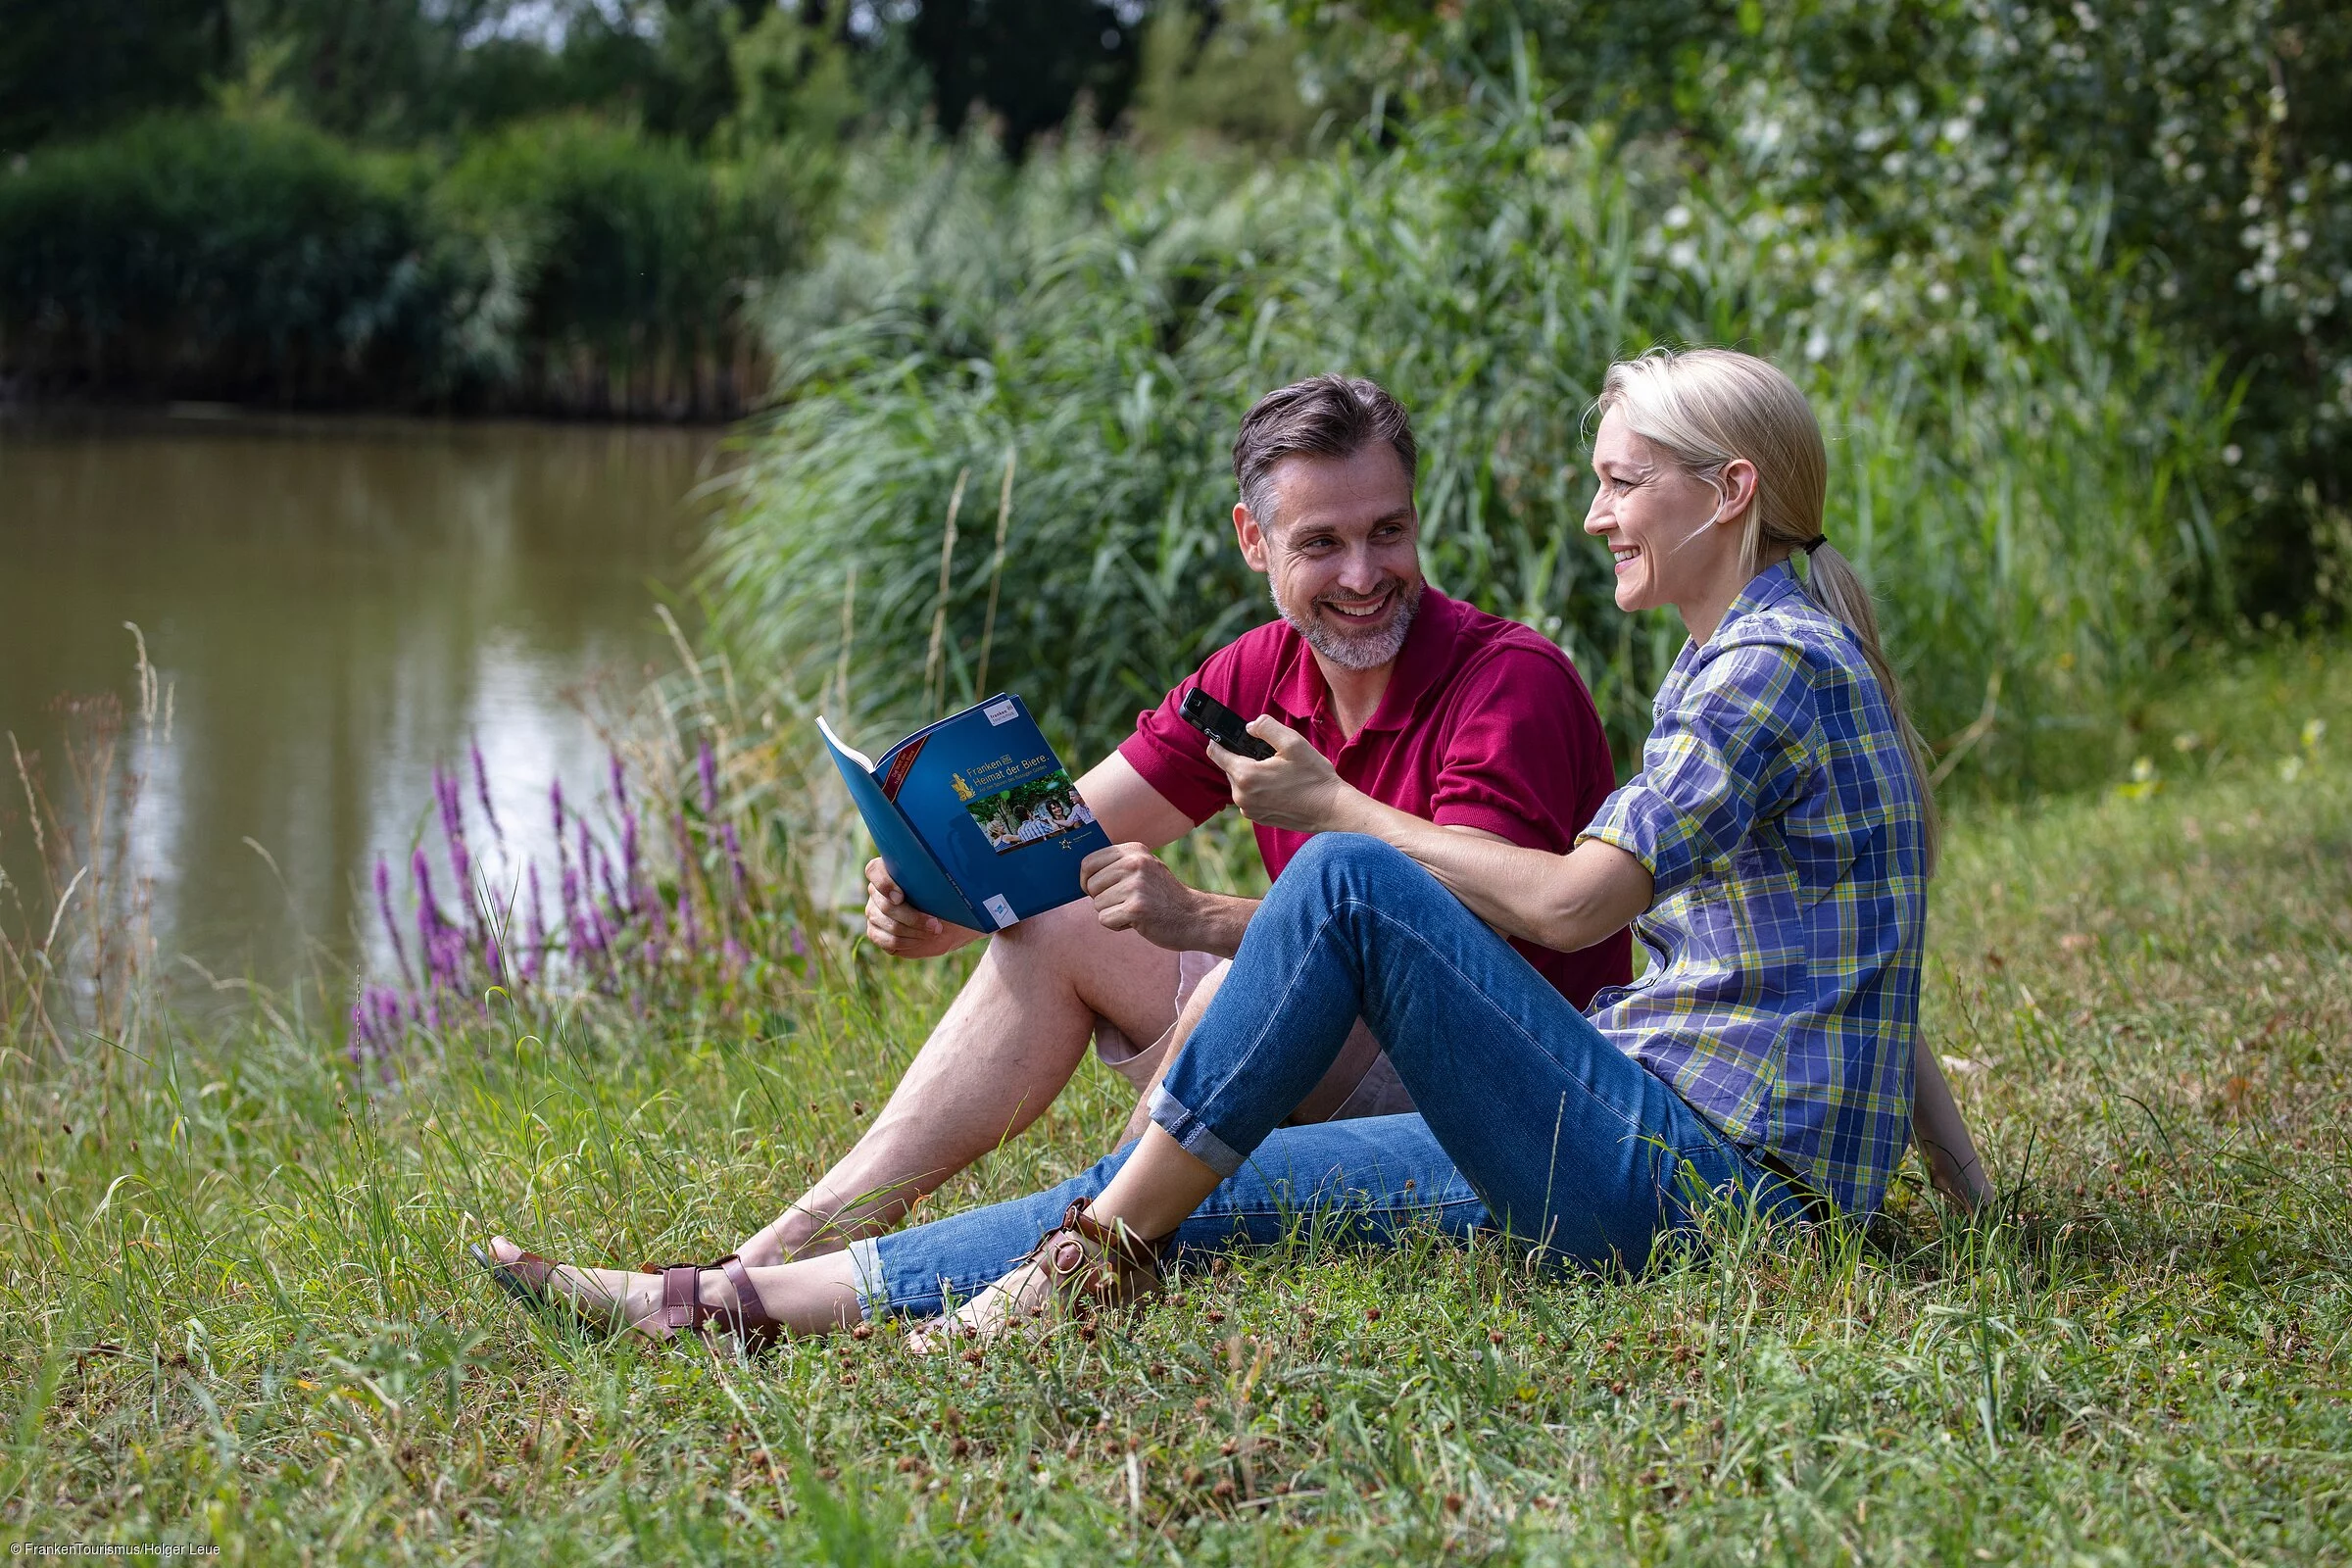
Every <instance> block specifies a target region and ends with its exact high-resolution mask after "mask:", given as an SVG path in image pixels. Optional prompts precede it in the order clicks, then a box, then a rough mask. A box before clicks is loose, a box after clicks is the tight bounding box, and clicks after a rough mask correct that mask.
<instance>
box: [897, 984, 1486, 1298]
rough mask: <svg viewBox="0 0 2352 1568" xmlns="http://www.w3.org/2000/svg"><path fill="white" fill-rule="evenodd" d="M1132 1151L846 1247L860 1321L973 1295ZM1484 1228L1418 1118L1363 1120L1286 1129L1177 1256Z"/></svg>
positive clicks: (1222, 1189) (1209, 1211)
mask: <svg viewBox="0 0 2352 1568" xmlns="http://www.w3.org/2000/svg"><path fill="white" fill-rule="evenodd" d="M1505 951H1506V952H1507V951H1508V950H1507V949H1506V950H1505ZM1349 1021H1350V1022H1352V1021H1353V1019H1352V1016H1351V1017H1350V1020H1349ZM1343 1033H1344V1031H1343ZM1134 1150H1135V1146H1134V1145H1133V1144H1128V1145H1126V1146H1125V1147H1123V1148H1122V1149H1120V1150H1119V1152H1117V1153H1115V1154H1112V1155H1110V1156H1109V1157H1107V1158H1105V1159H1103V1160H1100V1161H1098V1162H1097V1163H1096V1164H1095V1165H1094V1166H1093V1168H1091V1169H1089V1170H1086V1171H1083V1172H1081V1173H1080V1174H1078V1175H1076V1176H1073V1177H1071V1178H1070V1179H1069V1180H1068V1181H1066V1182H1063V1183H1062V1184H1061V1185H1060V1186H1058V1187H1051V1188H1048V1189H1047V1190H1046V1191H1044V1192H1042V1193H1037V1194H1034V1195H1032V1196H1030V1197H1028V1198H1016V1199H1013V1200H1012V1201H1009V1202H1004V1203H992V1204H990V1205H989V1206H988V1207H986V1208H975V1209H970V1210H967V1211H966V1212H964V1213H961V1214H951V1215H950V1216H948V1217H947V1218H946V1219H940V1220H933V1221H932V1222H931V1223H929V1224H927V1225H913V1226H909V1227H907V1229H906V1230H903V1231H894V1232H892V1233H890V1234H889V1235H887V1236H878V1237H873V1238H870V1239H868V1240H866V1241H861V1242H858V1243H855V1244H854V1245H852V1247H851V1248H850V1257H851V1260H852V1261H853V1262H854V1263H855V1264H856V1265H857V1269H858V1299H859V1300H860V1301H861V1302H862V1304H863V1305H864V1307H865V1313H866V1316H868V1317H875V1316H879V1315H880V1314H882V1313H884V1312H911V1313H915V1314H917V1315H921V1316H931V1315H934V1314H937V1313H939V1312H941V1311H944V1310H945V1309H946V1308H947V1306H948V1304H949V1303H950V1302H951V1301H967V1300H969V1299H972V1298H973V1297H974V1296H976V1295H978V1294H979V1293H980V1292H981V1290H983V1289H984V1288H986V1287H987V1286H988V1285H990V1284H992V1283H994V1282H995V1281H996V1280H998V1279H1000V1278H1002V1277H1003V1276H1004V1274H1005V1270H1007V1269H1009V1268H1011V1267H1012V1266H1013V1265H1014V1264H1015V1263H1017V1262H1019V1261H1020V1260H1021V1259H1022V1258H1023V1257H1025V1256H1027V1255H1028V1253H1029V1250H1030V1249H1032V1248H1034V1247H1035V1246H1037V1243H1038V1239H1039V1238H1040V1237H1042V1236H1044V1235H1045V1234H1046V1232H1048V1231H1050V1230H1052V1229H1053V1228H1054V1226H1056V1225H1058V1224H1060V1223H1061V1214H1062V1210H1063V1209H1065V1208H1067V1207H1068V1206H1069V1202H1070V1200H1071V1199H1073V1198H1093V1197H1095V1196H1096V1195H1097V1194H1099V1193H1101V1192H1102V1191H1103V1188H1104V1187H1106V1186H1108V1185H1109V1183H1110V1178H1111V1176H1112V1175H1113V1174H1114V1173H1115V1172H1116V1171H1117V1170H1118V1168H1119V1167H1120V1166H1121V1165H1124V1164H1125V1163H1127V1156H1128V1155H1129V1154H1130V1153H1132V1152H1134ZM1486 1223H1487V1206H1486V1204H1485V1203H1483V1202H1481V1201H1479V1197H1478V1195H1477V1194H1476V1193H1474V1192H1472V1191H1471V1190H1470V1184H1469V1183H1468V1182H1466V1181H1464V1180H1462V1176H1461V1172H1459V1171H1457V1170H1455V1169H1454V1168H1453V1165H1452V1163H1451V1162H1450V1161H1449V1160H1447V1159H1446V1152H1445V1151H1444V1150H1443V1149H1440V1148H1439V1147H1438V1141H1437V1139H1435V1138H1434V1137H1432V1136H1431V1135H1430V1131H1429V1125H1428V1124H1427V1123H1426V1122H1424V1121H1423V1120H1422V1119H1421V1118H1420V1117H1419V1116H1413V1115H1405V1116H1365V1117H1359V1118H1357V1119H1355V1120H1352V1121H1327V1122H1317V1123H1314V1124H1312V1125H1310V1126H1305V1127H1286V1128H1284V1129H1283V1130H1282V1132H1281V1134H1280V1135H1279V1136H1278V1137H1276V1138H1273V1139H1270V1140H1268V1141H1267V1143H1266V1144H1265V1146H1264V1147H1263V1148H1262V1149H1261V1150H1260V1152H1259V1155H1258V1157H1257V1158H1256V1159H1253V1160H1251V1161H1250V1162H1249V1163H1248V1164H1246V1165H1245V1166H1243V1167H1242V1169H1240V1170H1238V1171H1236V1172H1235V1173H1234V1174H1233V1175H1232V1176H1229V1177H1228V1178H1226V1179H1225V1181H1223V1182H1222V1183H1220V1184H1219V1185H1218V1187H1217V1190H1216V1191H1215V1192H1213V1193H1211V1194H1209V1196H1208V1198H1207V1200H1206V1201H1204V1202H1202V1203H1201V1206H1200V1207H1199V1208H1197V1209H1195V1210H1193V1215H1192V1218H1190V1219H1188V1220H1186V1221H1185V1222H1184V1223H1183V1224H1182V1225H1181V1226H1179V1227H1178V1228H1177V1231H1176V1244H1175V1245H1176V1254H1175V1255H1177V1256H1178V1257H1183V1256H1186V1255H1192V1256H1198V1255H1200V1254H1201V1253H1203V1252H1209V1251H1217V1250H1223V1249H1226V1248H1229V1247H1234V1246H1237V1245H1238V1246H1256V1247H1267V1246H1272V1245H1275V1244H1277V1243H1279V1242H1282V1241H1284V1240H1285V1239H1287V1238H1289V1237H1290V1236H1292V1235H1294V1234H1307V1235H1313V1234H1316V1233H1318V1232H1320V1233H1321V1234H1323V1235H1326V1236H1331V1237H1335V1238H1345V1239H1353V1240H1359V1241H1364V1242H1370V1243H1373V1244H1376V1245H1393V1244H1396V1243H1397V1242H1400V1241H1402V1240H1403V1239H1404V1238H1405V1237H1406V1236H1407V1235H1408V1234H1409V1233H1411V1232H1412V1231H1414V1230H1416V1229H1417V1230H1420V1231H1422V1232H1423V1233H1425V1234H1426V1233H1429V1232H1433V1231H1434V1232H1436V1233H1438V1234H1442V1235H1446V1236H1454V1237H1461V1236H1467V1235H1469V1234H1470V1233H1471V1232H1473V1231H1476V1230H1479V1229H1481V1228H1483V1227H1484V1226H1485V1225H1486Z"/></svg>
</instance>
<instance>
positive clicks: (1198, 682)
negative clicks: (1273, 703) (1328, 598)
mask: <svg viewBox="0 0 2352 1568" xmlns="http://www.w3.org/2000/svg"><path fill="white" fill-rule="evenodd" d="M1240 646H1241V645H1240V644H1239V643H1232V644H1228V645H1227V646H1226V647H1224V648H1220V649H1218V650H1217V651H1216V652H1215V653H1214V654H1211V655H1210V656H1209V657H1208V661H1207V662H1205V663H1203V664H1202V665H1201V667H1200V668H1199V669H1197V670H1195V671H1194V672H1193V673H1192V674H1190V675H1188V676H1186V677H1185V678H1184V679H1183V680H1180V681H1178V682H1177V683H1176V684H1175V685H1174V686H1173V687H1171V688H1170V689H1169V691H1168V695H1167V696H1166V697H1165V698H1163V699H1161V701H1160V704H1159V706H1158V707H1157V708H1148V709H1146V710H1144V711H1142V712H1140V713H1138V714H1136V715H1135V733H1134V734H1132V735H1130V736H1128V737H1127V738H1126V739H1125V740H1123V741H1121V742H1119V755H1120V756H1121V757H1124V758H1125V759H1127V761H1128V764H1129V765H1130V766H1132V767H1133V768H1134V769H1135V770H1136V771H1137V772H1138V773H1140V774H1142V775H1143V778H1144V782H1145V783H1147V784H1149V785H1151V786H1152V788H1153V789H1155V790H1157V791H1159V793H1160V795H1161V796H1162V798H1164V799H1165V800H1166V801H1167V803H1168V804H1169V805H1171V806H1173V807H1175V808H1176V809H1178V810H1179V811H1182V812H1183V813H1184V814H1185V815H1187V816H1189V817H1191V818H1192V819H1193V822H1194V824H1195V825H1196V826H1198V825H1199V824H1201V823H1202V822H1205V821H1207V820H1208V819H1209V818H1210V817H1212V816H1214V815H1216V814H1217V813H1218V812H1219V811H1221V810H1223V809H1225V808H1226V807H1228V806H1230V805H1232V804H1233V786H1232V784H1231V783H1229V782H1228V781H1227V779H1226V777H1225V774H1224V771H1223V770H1222V769H1221V768H1219V767H1218V766H1217V764H1216V763H1214V762H1212V761H1210V760H1208V741H1207V739H1206V738H1205V737H1203V736H1202V735H1201V732H1200V731H1199V730H1197V729H1195V728H1193V726H1192V725H1190V724H1188V723H1186V722H1185V721H1184V720H1183V719H1182V718H1181V717H1179V716H1178V715H1177V711H1176V710H1177V709H1178V707H1179V706H1180V705H1181V704H1182V703H1183V702H1184V694H1185V693H1186V692H1189V691H1191V690H1192V689H1193V688H1194V687H1196V686H1199V687H1202V688H1204V689H1205V690H1206V691H1207V692H1208V695H1209V696H1211V697H1214V698H1215V699H1216V700H1217V701H1218V702H1220V703H1223V704H1225V706H1227V707H1228V708H1232V709H1234V710H1236V711H1244V712H1250V713H1254V712H1255V711H1256V710H1255V708H1252V707H1249V706H1246V705H1245V704H1244V702H1243V694H1242V693H1241V691H1240V689H1239V688H1240V684H1241V681H1240V673H1241V671H1240V663H1241V656H1240V653H1239V652H1238V650H1239V649H1240Z"/></svg>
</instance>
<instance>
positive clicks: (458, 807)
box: [433, 766, 466, 844]
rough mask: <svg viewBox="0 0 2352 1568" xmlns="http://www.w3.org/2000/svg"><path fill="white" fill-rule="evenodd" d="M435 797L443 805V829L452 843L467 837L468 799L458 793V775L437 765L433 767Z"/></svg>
mask: <svg viewBox="0 0 2352 1568" xmlns="http://www.w3.org/2000/svg"><path fill="white" fill-rule="evenodd" d="M433 799H434V801H436V802H437V803H439V805H440V807H441V831H442V833H443V834H444V835H445V836H446V837H447V838H448V839H449V840H450V842H451V843H453V844H454V843H459V842H462V841H463V840H464V839H465V837H466V799H465V797H464V796H462V795H461V794H459V793H458V778H457V775H456V774H454V773H452V772H450V771H449V770H448V769H446V768H443V767H439V766H436V767H434V769H433Z"/></svg>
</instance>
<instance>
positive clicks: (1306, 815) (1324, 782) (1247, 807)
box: [1208, 713, 1363, 833]
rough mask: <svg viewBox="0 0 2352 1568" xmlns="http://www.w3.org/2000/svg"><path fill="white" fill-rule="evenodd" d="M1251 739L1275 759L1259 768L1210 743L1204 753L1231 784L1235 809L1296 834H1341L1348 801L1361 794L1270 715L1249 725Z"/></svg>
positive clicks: (1262, 823) (1257, 763) (1263, 824)
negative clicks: (1336, 831)
mask: <svg viewBox="0 0 2352 1568" xmlns="http://www.w3.org/2000/svg"><path fill="white" fill-rule="evenodd" d="M1250 734H1252V735H1254V736H1256V737H1257V738H1258V739H1259V740H1261V741H1264V742H1265V743H1266V744H1267V745H1268V746H1271V747H1273V748H1274V755H1273V756H1272V757H1269V758H1267V759H1266V760H1264V761H1262V762H1261V761H1258V760H1254V759H1252V758H1248V757H1240V756H1237V755H1235V754H1234V753H1232V752H1229V751H1227V750H1226V749H1225V748H1224V747H1222V746H1218V745H1216V744H1214V743H1213V742H1212V743H1211V744H1210V746H1209V748H1208V757H1209V760H1210V761H1212V762H1214V763H1216V764H1217V766H1219V767H1221V768H1223V769H1224V770H1225V776H1226V778H1228V779H1229V780H1231V781H1232V783H1233V804H1234V805H1235V806H1237V807H1239V808H1240V809H1241V813H1242V815H1244V816H1246V817H1248V818H1249V819H1250V821H1252V822H1255V823H1257V824H1258V825H1259V826H1261V827H1279V828H1288V829H1289V830H1290V831H1292V832H1294V833H1324V832H1329V831H1332V830H1334V829H1337V828H1341V827H1342V826H1343V825H1344V824H1343V821H1342V818H1343V817H1344V816H1345V815H1346V814H1347V810H1348V807H1349V806H1350V805H1351V804H1352V801H1351V800H1350V798H1351V797H1352V798H1353V799H1354V800H1361V799H1362V798H1363V795H1362V792H1361V791H1359V790H1357V789H1356V788H1355V787H1354V786H1353V785H1351V784H1348V782H1347V781H1346V780H1344V779H1342V778H1341V777H1340V775H1339V772H1338V770H1337V769H1335V768H1334V767H1333V766H1332V765H1331V763H1330V761H1329V760H1326V759H1325V758H1324V756H1323V754H1322V753H1321V752H1318V751H1316V750H1315V749H1314V748H1313V747H1312V746H1310V745H1308V744H1307V740H1306V737H1305V736H1303V735H1301V734H1299V732H1298V731H1297V730H1295V729H1293V728H1291V727H1290V726H1289V725H1287V724H1285V723H1284V722H1283V721H1282V720H1280V719H1278V718H1275V717H1274V716H1272V715H1271V714H1267V713H1261V714H1259V715H1258V716H1257V717H1255V718H1253V719H1251V720H1250Z"/></svg>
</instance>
